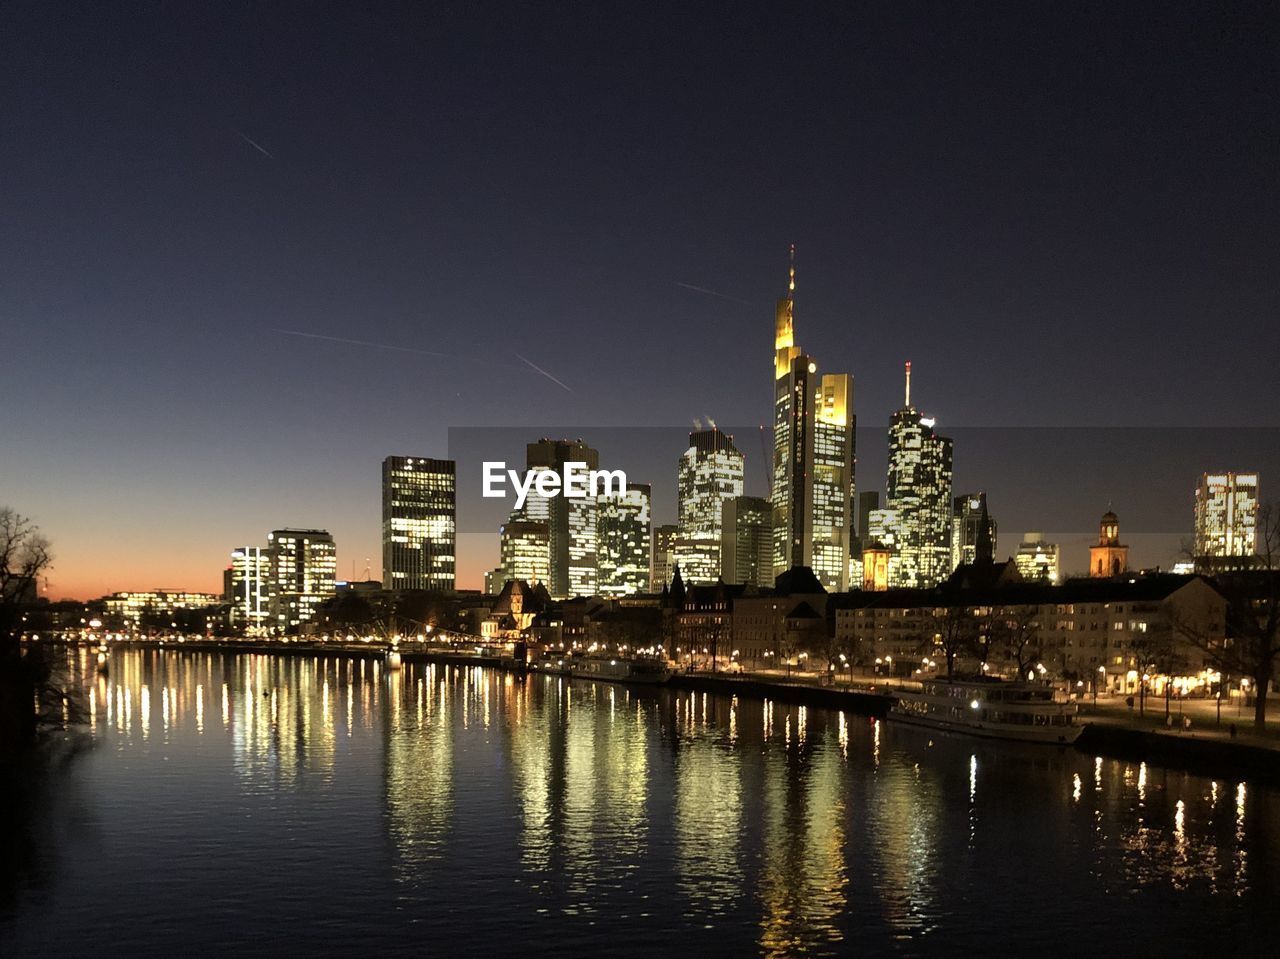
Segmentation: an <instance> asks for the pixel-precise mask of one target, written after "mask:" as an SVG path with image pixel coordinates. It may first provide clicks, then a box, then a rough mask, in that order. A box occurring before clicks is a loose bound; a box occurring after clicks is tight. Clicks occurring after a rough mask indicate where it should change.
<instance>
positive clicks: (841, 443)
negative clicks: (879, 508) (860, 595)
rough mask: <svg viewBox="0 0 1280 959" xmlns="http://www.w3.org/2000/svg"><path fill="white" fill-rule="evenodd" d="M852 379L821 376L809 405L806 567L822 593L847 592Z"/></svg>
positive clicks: (850, 545)
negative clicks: (809, 539)
mask: <svg viewBox="0 0 1280 959" xmlns="http://www.w3.org/2000/svg"><path fill="white" fill-rule="evenodd" d="M853 454H854V429H853V377H852V376H850V375H849V374H847V373H824V374H823V375H822V379H821V381H820V382H819V387H818V395H817V396H816V397H815V399H814V413H813V491H812V494H811V496H812V502H813V520H812V523H811V525H810V536H811V537H812V543H813V546H812V551H811V552H812V555H811V558H810V564H809V565H810V566H811V567H812V569H813V572H814V575H816V576H817V577H818V581H819V582H821V583H822V585H823V587H824V588H825V589H827V590H829V591H834V592H844V591H845V590H847V589H848V588H849V557H850V554H851V552H852V549H853V532H854V531H853V504H854V499H853V463H854V460H853Z"/></svg>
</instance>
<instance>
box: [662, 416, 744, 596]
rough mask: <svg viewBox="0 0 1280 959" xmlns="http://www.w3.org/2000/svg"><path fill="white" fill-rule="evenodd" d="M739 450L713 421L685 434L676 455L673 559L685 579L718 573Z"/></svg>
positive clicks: (736, 485) (738, 478)
mask: <svg viewBox="0 0 1280 959" xmlns="http://www.w3.org/2000/svg"><path fill="white" fill-rule="evenodd" d="M742 474H743V458H742V454H741V453H740V452H738V449H737V448H736V447H735V446H734V445H733V437H732V436H729V435H727V434H725V433H722V432H721V431H720V430H719V429H718V428H717V427H715V426H714V425H713V426H712V427H711V428H710V429H704V430H695V431H693V432H692V433H690V434H689V448H688V449H687V450H685V451H684V454H683V455H682V456H681V457H680V473H679V526H680V532H679V535H678V536H677V538H676V562H677V563H679V565H680V574H681V576H682V578H683V579H684V581H685V582H686V583H714V582H715V581H716V580H717V579H719V578H720V533H721V523H722V519H723V510H724V502H725V500H728V499H732V498H734V497H735V496H741V495H742Z"/></svg>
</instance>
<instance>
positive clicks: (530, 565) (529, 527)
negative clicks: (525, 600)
mask: <svg viewBox="0 0 1280 959" xmlns="http://www.w3.org/2000/svg"><path fill="white" fill-rule="evenodd" d="M526 505H527V504H526ZM519 515H521V514H520V513H519V512H516V513H512V514H511V517H512V518H511V519H510V520H509V521H508V522H507V523H506V525H505V526H503V527H502V529H501V531H500V532H499V534H498V544H499V550H500V552H501V556H502V571H503V574H504V577H505V579H518V580H521V581H522V582H525V583H528V584H529V585H531V586H532V585H535V584H537V583H542V584H544V585H545V584H546V582H547V578H548V577H549V576H550V574H551V533H550V530H549V529H548V527H547V523H546V522H543V521H539V520H522V519H517V518H516V517H518V516H519ZM501 589H502V583H499V584H498V591H499V592H500V591H501Z"/></svg>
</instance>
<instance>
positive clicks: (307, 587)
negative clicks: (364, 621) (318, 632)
mask: <svg viewBox="0 0 1280 959" xmlns="http://www.w3.org/2000/svg"><path fill="white" fill-rule="evenodd" d="M267 551H268V553H269V554H270V557H271V607H270V608H271V621H272V624H273V627H274V628H275V629H277V630H280V631H291V630H294V629H296V628H297V627H298V626H300V625H301V624H303V623H306V622H308V621H310V620H311V619H312V618H313V617H314V616H315V613H316V609H317V608H318V607H319V606H320V604H321V603H323V602H324V601H325V600H327V599H328V598H329V597H331V596H332V595H333V588H334V586H333V584H334V579H335V578H336V576H337V572H338V550H337V547H336V546H335V545H334V542H333V537H332V536H331V535H329V532H328V530H323V529H277V530H273V531H272V532H270V533H268V534H267Z"/></svg>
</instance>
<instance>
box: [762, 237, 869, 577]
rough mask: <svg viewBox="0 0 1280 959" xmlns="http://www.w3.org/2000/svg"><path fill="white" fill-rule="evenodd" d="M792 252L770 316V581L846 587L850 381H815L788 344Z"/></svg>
mask: <svg viewBox="0 0 1280 959" xmlns="http://www.w3.org/2000/svg"><path fill="white" fill-rule="evenodd" d="M795 289H796V269H795V247H792V248H791V268H790V275H789V278H788V284H787V295H786V296H785V297H784V298H782V299H780V300H778V303H777V306H776V308H775V311H774V362H773V377H774V393H773V400H774V402H773V476H772V479H773V491H772V497H771V499H772V505H773V575H774V576H775V577H776V576H778V575H780V574H781V573H783V572H786V571H787V570H788V569H790V568H791V567H793V566H808V567H811V568H812V569H813V571H814V573H815V574H816V575H817V576H818V579H819V580H820V581H821V582H822V585H823V586H824V587H825V588H827V589H829V590H831V589H834V590H843V589H846V588H847V587H848V577H849V557H850V554H851V553H852V551H853V549H852V547H853V544H852V541H851V537H852V532H853V513H852V510H853V494H854V426H855V422H856V421H855V417H854V412H853V378H852V377H851V376H849V375H848V374H844V373H838V374H830V373H829V374H824V375H822V376H819V375H818V364H817V362H816V361H815V360H814V359H813V357H811V356H808V355H806V354H805V353H803V352H802V351H801V350H800V348H799V347H798V346H796V343H795Z"/></svg>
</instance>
